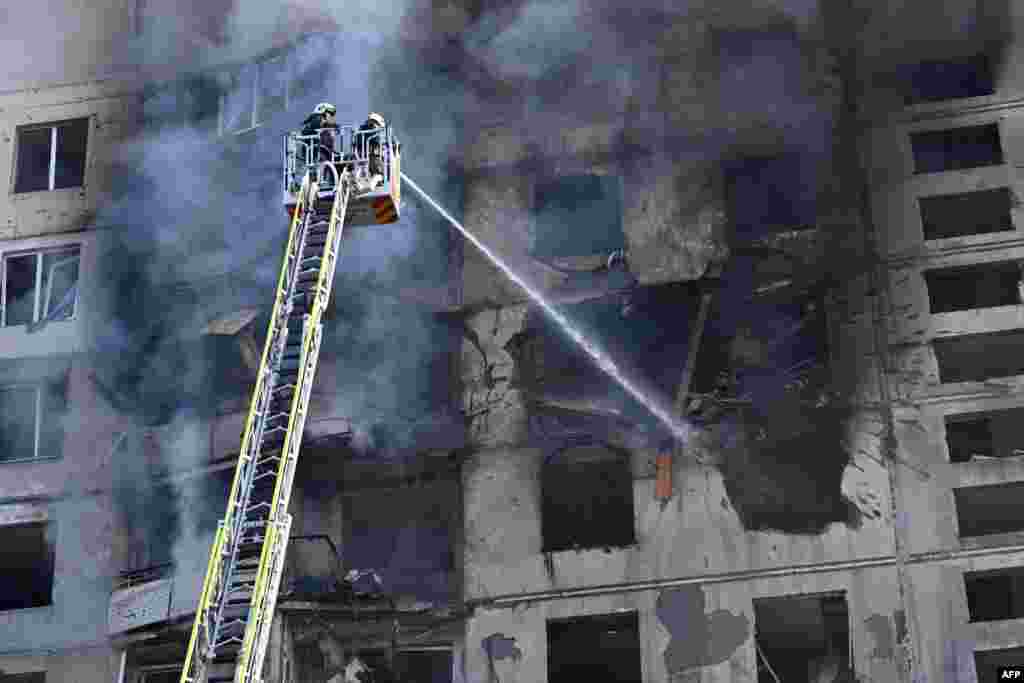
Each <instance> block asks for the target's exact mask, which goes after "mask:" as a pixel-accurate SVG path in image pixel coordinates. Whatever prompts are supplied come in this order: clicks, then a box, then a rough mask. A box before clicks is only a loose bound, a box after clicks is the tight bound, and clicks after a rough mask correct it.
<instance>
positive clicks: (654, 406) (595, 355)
mask: <svg viewBox="0 0 1024 683" xmlns="http://www.w3.org/2000/svg"><path fill="white" fill-rule="evenodd" d="M402 180H404V181H405V182H406V184H407V185H409V187H411V188H412V189H413V190H414V191H415V192H416V194H418V195H419V196H420V197H422V198H423V200H424V201H425V202H427V203H428V204H430V205H431V206H432V207H434V208H435V209H436V210H437V212H438V213H440V214H441V215H442V216H444V218H445V220H447V221H448V222H449V223H451V224H452V225H453V226H455V228H456V229H457V230H458V231H459V232H460V233H461V234H462V236H463V237H465V238H466V239H467V240H469V241H470V242H472V243H473V246H475V247H476V248H477V249H479V250H480V252H481V253H482V254H483V255H484V256H486V257H487V258H488V259H489V260H490V261H491V263H493V264H494V265H495V266H497V267H498V269H500V270H501V272H503V273H504V274H505V275H506V276H507V277H508V278H509V279H510V280H512V282H514V283H516V284H517V285H519V287H520V288H521V289H522V290H523V291H524V292H526V294H527V296H529V297H530V299H532V300H533V302H534V303H536V304H537V305H538V306H540V307H541V309H542V310H543V311H544V312H545V313H546V314H547V315H548V316H549V317H550V318H551V319H552V320H554V321H555V323H557V324H558V326H559V327H560V328H562V330H563V331H564V332H565V333H566V334H567V335H569V337H570V338H571V339H572V340H573V341H574V342H575V343H576V345H577V346H579V347H580V348H581V349H583V350H584V351H585V352H586V353H587V355H588V356H590V358H591V360H593V361H594V363H596V364H597V367H599V368H600V369H601V370H602V371H603V372H604V373H605V374H606V375H608V376H609V377H611V378H612V379H613V380H615V381H616V382H617V383H618V384H619V386H621V387H622V388H623V389H625V390H626V391H627V392H629V395H630V396H632V397H633V398H634V399H636V400H637V401H638V402H639V403H640V404H641V405H642V406H643V407H644V408H646V409H647V410H648V411H650V413H651V414H652V415H653V416H654V417H656V418H658V420H659V421H660V422H661V423H662V424H663V425H664V426H665V427H666V428H668V430H669V431H670V432H671V433H672V436H673V437H674V438H675V439H676V440H677V441H679V442H680V443H685V442H686V441H687V440H688V438H689V435H690V426H689V425H688V424H687V423H686V422H685V421H683V420H681V419H679V418H677V417H676V416H675V415H673V412H672V411H671V410H669V409H668V408H666V407H665V406H664V405H662V402H661V401H659V400H658V399H657V398H656V397H654V396H651V395H650V394H648V393H647V392H645V391H643V389H641V388H640V387H638V386H637V385H636V383H635V382H633V381H632V380H630V379H629V378H628V377H626V375H625V374H624V373H623V371H622V369H621V368H619V365H618V363H616V362H615V360H614V359H613V358H612V357H611V356H610V355H609V354H608V353H607V352H606V351H605V350H604V349H602V348H601V347H600V346H598V345H597V344H596V343H595V342H594V341H593V340H591V339H588V338H587V337H586V336H585V335H584V334H583V332H581V331H580V330H579V328H577V327H576V326H575V325H574V324H573V323H572V321H570V320H569V319H568V318H567V317H565V315H563V314H562V313H561V312H560V311H559V310H558V309H556V308H555V307H554V306H553V305H552V304H551V303H550V302H549V301H548V300H547V299H545V298H544V295H543V294H541V293H540V292H539V291H538V290H537V289H535V288H534V287H532V286H531V285H530V284H529V283H528V282H526V280H525V279H523V278H522V277H521V276H520V275H519V274H518V273H516V272H515V271H514V270H512V267H511V266H509V265H508V264H506V263H505V262H504V261H503V260H502V259H501V257H500V256H498V255H497V254H495V253H494V252H492V251H491V250H490V249H488V248H487V245H485V244H484V243H483V242H481V241H480V240H479V239H477V238H476V236H475V235H473V234H472V233H471V232H469V231H468V230H467V229H466V228H465V227H464V226H463V225H462V223H460V222H459V221H457V220H455V218H454V217H453V216H452V215H451V214H449V213H448V212H447V211H445V210H444V208H443V207H441V205H440V204H438V203H437V202H435V201H434V200H433V199H431V198H430V195H428V194H427V193H426V192H424V191H423V190H422V189H421V188H420V186H419V185H417V184H416V183H414V182H413V181H412V180H410V179H409V176H407V175H405V174H404V173H403V174H402Z"/></svg>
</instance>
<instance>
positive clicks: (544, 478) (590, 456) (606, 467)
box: [541, 445, 636, 552]
mask: <svg viewBox="0 0 1024 683" xmlns="http://www.w3.org/2000/svg"><path fill="white" fill-rule="evenodd" d="M541 495H542V506H541V526H542V533H543V537H544V546H543V549H544V552H558V551H561V550H572V549H576V550H582V549H586V548H603V547H607V548H613V547H624V546H629V545H632V544H633V543H635V542H636V534H635V530H634V521H633V518H634V513H633V474H632V470H631V468H630V462H629V457H628V456H627V455H626V454H625V453H619V452H616V451H613V450H612V449H610V448H607V447H605V446H600V445H593V446H579V447H574V448H567V449H565V450H563V451H561V452H558V453H555V454H552V455H549V456H548V457H547V458H545V461H544V463H543V465H542V469H541Z"/></svg>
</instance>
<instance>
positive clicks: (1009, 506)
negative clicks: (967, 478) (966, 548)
mask: <svg viewBox="0 0 1024 683" xmlns="http://www.w3.org/2000/svg"><path fill="white" fill-rule="evenodd" d="M953 500H954V503H955V504H956V518H957V524H958V526H959V529H960V537H961V538H969V537H971V536H988V535H990V534H1006V533H1012V532H1016V531H1024V482H1016V483H1010V484H991V485H987V486H966V487H963V488H958V489H953Z"/></svg>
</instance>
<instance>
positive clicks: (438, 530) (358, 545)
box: [342, 468, 458, 603]
mask: <svg viewBox="0 0 1024 683" xmlns="http://www.w3.org/2000/svg"><path fill="white" fill-rule="evenodd" d="M378 472H379V468H378ZM457 486H458V484H457V482H455V481H452V480H448V481H444V480H441V481H435V482H432V483H429V484H427V483H424V484H423V485H422V486H419V487H415V488H403V489H402V490H401V495H402V505H401V506H395V505H394V504H393V503H392V502H391V501H392V497H391V496H389V495H388V491H387V490H386V489H385V490H383V491H382V490H381V488H379V487H375V488H370V489H366V490H358V489H355V490H353V491H351V495H346V496H344V498H343V499H342V508H343V520H344V521H343V529H342V534H343V537H342V544H343V545H342V547H343V548H345V552H344V555H343V560H344V562H345V570H346V571H347V572H348V571H352V570H356V571H367V570H369V571H372V572H373V573H368V574H367V575H366V576H367V577H368V578H367V579H366V580H365V581H362V582H360V583H359V584H358V585H357V586H356V590H357V592H366V593H376V592H382V593H388V594H390V595H392V596H394V595H412V596H415V597H416V598H417V599H421V600H427V601H432V602H437V603H446V602H448V601H450V600H452V599H454V597H455V595H454V591H455V589H456V581H455V576H454V557H455V551H454V540H453V539H454V533H453V529H454V528H455V525H456V524H457V523H458V522H457V520H458V513H457V511H456V509H455V505H456V501H457V500H458V495H457ZM396 488H397V487H396ZM395 490H396V489H395V488H393V489H392V491H395ZM374 573H375V574H376V576H378V577H379V578H380V583H379V585H378V584H377V581H376V579H374ZM371 579H372V581H371ZM364 588H365V590H364Z"/></svg>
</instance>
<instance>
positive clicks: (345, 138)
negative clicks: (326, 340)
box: [181, 125, 401, 683]
mask: <svg viewBox="0 0 1024 683" xmlns="http://www.w3.org/2000/svg"><path fill="white" fill-rule="evenodd" d="M327 143H330V144H327ZM399 162H400V146H399V143H398V141H397V140H396V139H395V138H394V136H393V134H392V131H391V127H390V126H387V125H385V126H380V127H372V128H369V129H368V128H367V127H366V126H365V125H364V126H363V127H360V128H359V129H356V128H354V127H349V126H344V127H340V128H337V129H325V130H322V131H318V132H317V133H316V134H314V135H302V134H299V133H291V134H289V135H288V136H286V138H285V150H284V165H283V166H284V204H285V208H286V210H287V212H288V214H289V215H290V216H291V228H290V230H289V233H288V242H287V246H286V248H285V254H284V260H283V263H282V265H281V271H280V275H279V278H278V283H277V290H276V295H275V300H274V308H273V312H272V313H271V317H270V324H269V326H268V330H267V338H266V343H265V345H264V348H263V356H262V359H261V361H260V366H259V372H258V374H257V377H256V384H255V387H254V388H253V392H252V401H251V403H250V408H249V414H248V417H247V419H246V421H245V430H244V432H243V433H242V445H241V450H240V452H239V456H238V464H237V465H236V467H235V476H234V479H233V481H232V484H231V492H230V494H229V498H228V502H227V510H226V512H225V513H224V518H223V520H222V521H221V522H220V523H219V525H218V527H217V532H216V535H215V536H214V541H213V547H212V549H211V550H210V558H209V563H208V565H207V570H206V578H205V580H204V582H203V587H202V592H201V593H200V597H199V604H198V607H197V609H196V614H195V620H194V622H193V625H192V632H191V636H190V638H189V641H188V649H187V650H186V654H185V663H184V666H183V669H182V673H181V683H217V682H224V681H234V683H258V682H259V681H260V680H261V678H262V669H263V659H264V654H265V652H266V648H267V642H268V639H269V635H270V625H271V621H272V619H273V616H274V608H275V606H276V603H277V594H278V589H279V588H280V584H281V575H282V572H283V569H284V559H285V550H286V547H287V544H288V535H289V530H290V526H291V517H290V516H289V515H288V501H289V499H290V497H291V491H292V483H293V479H294V476H295V465H296V461H297V458H298V454H299V446H300V444H301V443H302V433H303V429H304V426H305V422H306V413H307V408H308V405H309V396H310V391H311V389H312V387H313V381H314V377H315V373H316V365H317V359H318V357H319V352H320V341H321V334H322V324H321V317H322V315H323V312H324V309H325V307H326V306H327V303H328V301H329V300H330V296H331V285H332V283H333V281H334V270H335V267H336V266H337V260H338V249H339V246H340V242H341V237H342V232H343V230H344V228H345V227H346V225H349V226H354V225H377V224H385V223H393V222H395V221H397V220H398V217H399V188H400V184H401V177H400V176H401V172H400V167H399Z"/></svg>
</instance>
